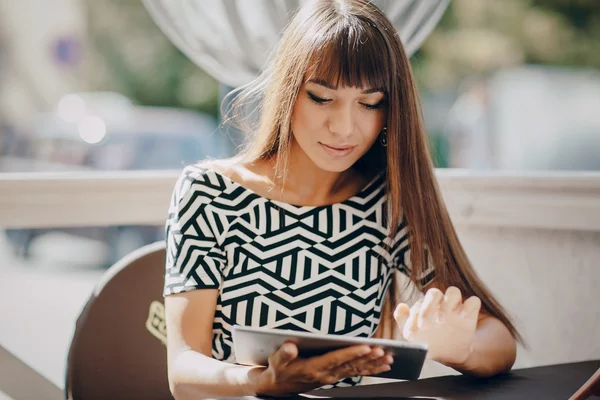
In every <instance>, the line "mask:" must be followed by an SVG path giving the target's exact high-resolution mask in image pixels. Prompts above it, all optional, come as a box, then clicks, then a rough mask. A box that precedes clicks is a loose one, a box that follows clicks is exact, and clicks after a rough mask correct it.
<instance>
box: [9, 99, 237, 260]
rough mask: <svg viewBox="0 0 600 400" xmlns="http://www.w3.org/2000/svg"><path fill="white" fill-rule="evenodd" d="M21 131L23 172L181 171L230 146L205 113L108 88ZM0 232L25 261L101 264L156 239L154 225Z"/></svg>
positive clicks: (65, 103)
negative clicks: (144, 101)
mask: <svg viewBox="0 0 600 400" xmlns="http://www.w3.org/2000/svg"><path fill="white" fill-rule="evenodd" d="M65 99H66V100H65ZM26 133H27V134H26V135H25V136H24V137H25V138H26V139H25V141H26V142H27V145H26V146H24V147H25V148H26V150H25V153H24V154H21V155H20V158H21V159H22V160H27V162H28V163H29V165H31V166H33V167H31V168H28V171H37V172H48V170H47V169H45V168H47V166H48V165H53V166H54V167H52V168H50V169H49V170H51V171H69V170H71V171H75V170H78V171H81V170H89V171H126V170H168V169H181V168H182V167H183V166H184V165H188V164H191V163H194V162H196V161H198V160H201V159H204V158H206V157H214V158H219V157H228V156H230V155H232V154H233V150H234V149H233V144H232V142H231V141H230V140H228V139H227V138H226V137H224V136H223V135H222V134H220V132H219V130H218V125H217V122H216V119H215V118H214V117H212V116H210V115H207V114H202V113H198V112H193V111H189V110H182V109H172V108H164V107H147V106H137V105H134V104H131V103H130V102H129V101H128V100H127V99H126V98H124V97H122V96H120V95H118V94H114V93H84V94H70V95H68V97H65V98H63V100H61V102H60V103H59V104H58V105H57V108H56V110H55V111H53V112H49V113H44V114H40V115H38V116H36V117H35V118H32V120H31V125H30V126H28V127H27V129H26ZM35 166H41V168H43V169H37V168H36V167H35ZM58 166H60V168H58ZM165 212H166V210H165ZM165 218H166V215H165ZM6 235H7V237H8V239H9V242H10V243H11V244H12V246H13V249H14V251H15V253H16V254H17V255H18V256H21V257H23V258H25V259H31V258H35V259H36V260H41V261H43V262H45V263H48V262H50V263H55V264H75V265H79V266H81V265H87V266H91V267H107V266H110V265H112V264H113V263H114V262H115V261H117V260H119V259H120V258H122V257H123V256H124V255H126V254H128V253H130V252H131V251H132V250H135V249H136V248H139V247H140V246H142V245H145V244H148V243H151V242H154V241H156V240H162V239H163V238H164V230H163V227H162V226H158V227H157V226H111V227H84V228H56V229H18V230H15V229H13V230H8V231H7V232H6ZM66 249H77V251H76V252H73V251H72V250H71V251H65V250H66Z"/></svg>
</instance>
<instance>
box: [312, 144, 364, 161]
mask: <svg viewBox="0 0 600 400" xmlns="http://www.w3.org/2000/svg"><path fill="white" fill-rule="evenodd" d="M319 144H320V145H321V147H322V148H323V150H325V151H326V152H327V154H329V155H330V156H332V157H334V158H343V157H346V156H348V155H350V153H352V152H353V151H354V149H355V148H356V146H348V145H345V146H330V145H327V144H324V143H321V142H319Z"/></svg>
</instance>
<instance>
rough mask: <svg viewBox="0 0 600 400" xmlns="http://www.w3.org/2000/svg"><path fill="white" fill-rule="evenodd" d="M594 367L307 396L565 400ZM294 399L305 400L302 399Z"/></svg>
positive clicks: (396, 384)
mask: <svg viewBox="0 0 600 400" xmlns="http://www.w3.org/2000/svg"><path fill="white" fill-rule="evenodd" d="M598 368H600V360H595V361H586V362H579V363H570V364H559V365H551V366H546V367H536V368H526V369H515V370H513V371H511V372H510V373H508V374H504V375H499V376H496V377H493V378H489V379H477V378H471V377H467V376H464V375H458V376H444V377H438V378H429V379H420V380H418V381H410V382H408V381H403V382H392V383H383V384H378V385H364V386H356V387H349V388H339V389H328V390H316V391H313V392H311V393H309V395H314V396H319V397H334V398H338V399H339V398H342V399H351V398H370V399H421V400H428V399H429V400H434V399H435V400H437V399H443V400H465V399H469V400H471V399H487V400H501V399H502V400H504V399H528V400H529V399H532V400H534V399H547V400H553V399H556V400H568V399H569V397H571V396H572V395H573V394H574V393H575V392H576V391H577V390H578V389H579V388H580V387H581V386H582V385H583V384H584V383H585V382H586V381H587V380H588V379H589V378H590V377H591V376H592V375H593V374H594V372H596V371H597V370H598ZM295 398H296V399H304V400H306V397H305V396H297V397H295ZM288 399H290V398H289V397H288Z"/></svg>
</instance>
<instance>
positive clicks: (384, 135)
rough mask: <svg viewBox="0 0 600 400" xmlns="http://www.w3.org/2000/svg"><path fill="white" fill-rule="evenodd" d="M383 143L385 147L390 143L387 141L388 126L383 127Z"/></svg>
mask: <svg viewBox="0 0 600 400" xmlns="http://www.w3.org/2000/svg"><path fill="white" fill-rule="evenodd" d="M381 145H382V146H383V147H387V145H388V141H387V127H385V128H383V129H382V130H381Z"/></svg>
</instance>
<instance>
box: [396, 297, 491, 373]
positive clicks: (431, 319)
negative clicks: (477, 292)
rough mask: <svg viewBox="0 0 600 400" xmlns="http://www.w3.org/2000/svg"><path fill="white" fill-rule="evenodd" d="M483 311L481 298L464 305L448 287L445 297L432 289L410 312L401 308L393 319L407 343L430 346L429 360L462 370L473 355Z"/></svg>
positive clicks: (403, 307)
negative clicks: (476, 332) (478, 323)
mask: <svg viewBox="0 0 600 400" xmlns="http://www.w3.org/2000/svg"><path fill="white" fill-rule="evenodd" d="M480 309H481V300H480V299H479V298H478V297H475V296H472V297H469V298H468V299H467V300H465V301H464V302H463V301H462V294H461V292H460V290H459V289H458V288H456V287H453V286H452V287H449V288H448V289H447V290H446V293H445V294H444V293H443V292H442V291H441V290H439V289H436V288H432V289H429V290H428V291H427V293H426V294H425V298H424V299H423V300H422V301H418V302H417V303H416V304H415V305H414V306H412V307H411V308H409V307H408V305H406V304H405V303H401V304H399V305H398V306H397V307H396V310H395V311H394V318H395V319H396V322H397V323H398V326H399V328H400V331H401V332H402V336H403V337H404V339H405V340H407V341H409V342H417V343H425V344H427V345H428V347H429V351H428V354H427V357H428V358H431V359H432V360H434V361H437V362H440V363H442V364H446V365H449V366H460V365H463V364H465V362H466V361H467V359H468V357H469V355H470V354H471V352H472V351H473V339H474V337H475V330H476V329H477V320H478V317H479V310H480Z"/></svg>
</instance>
